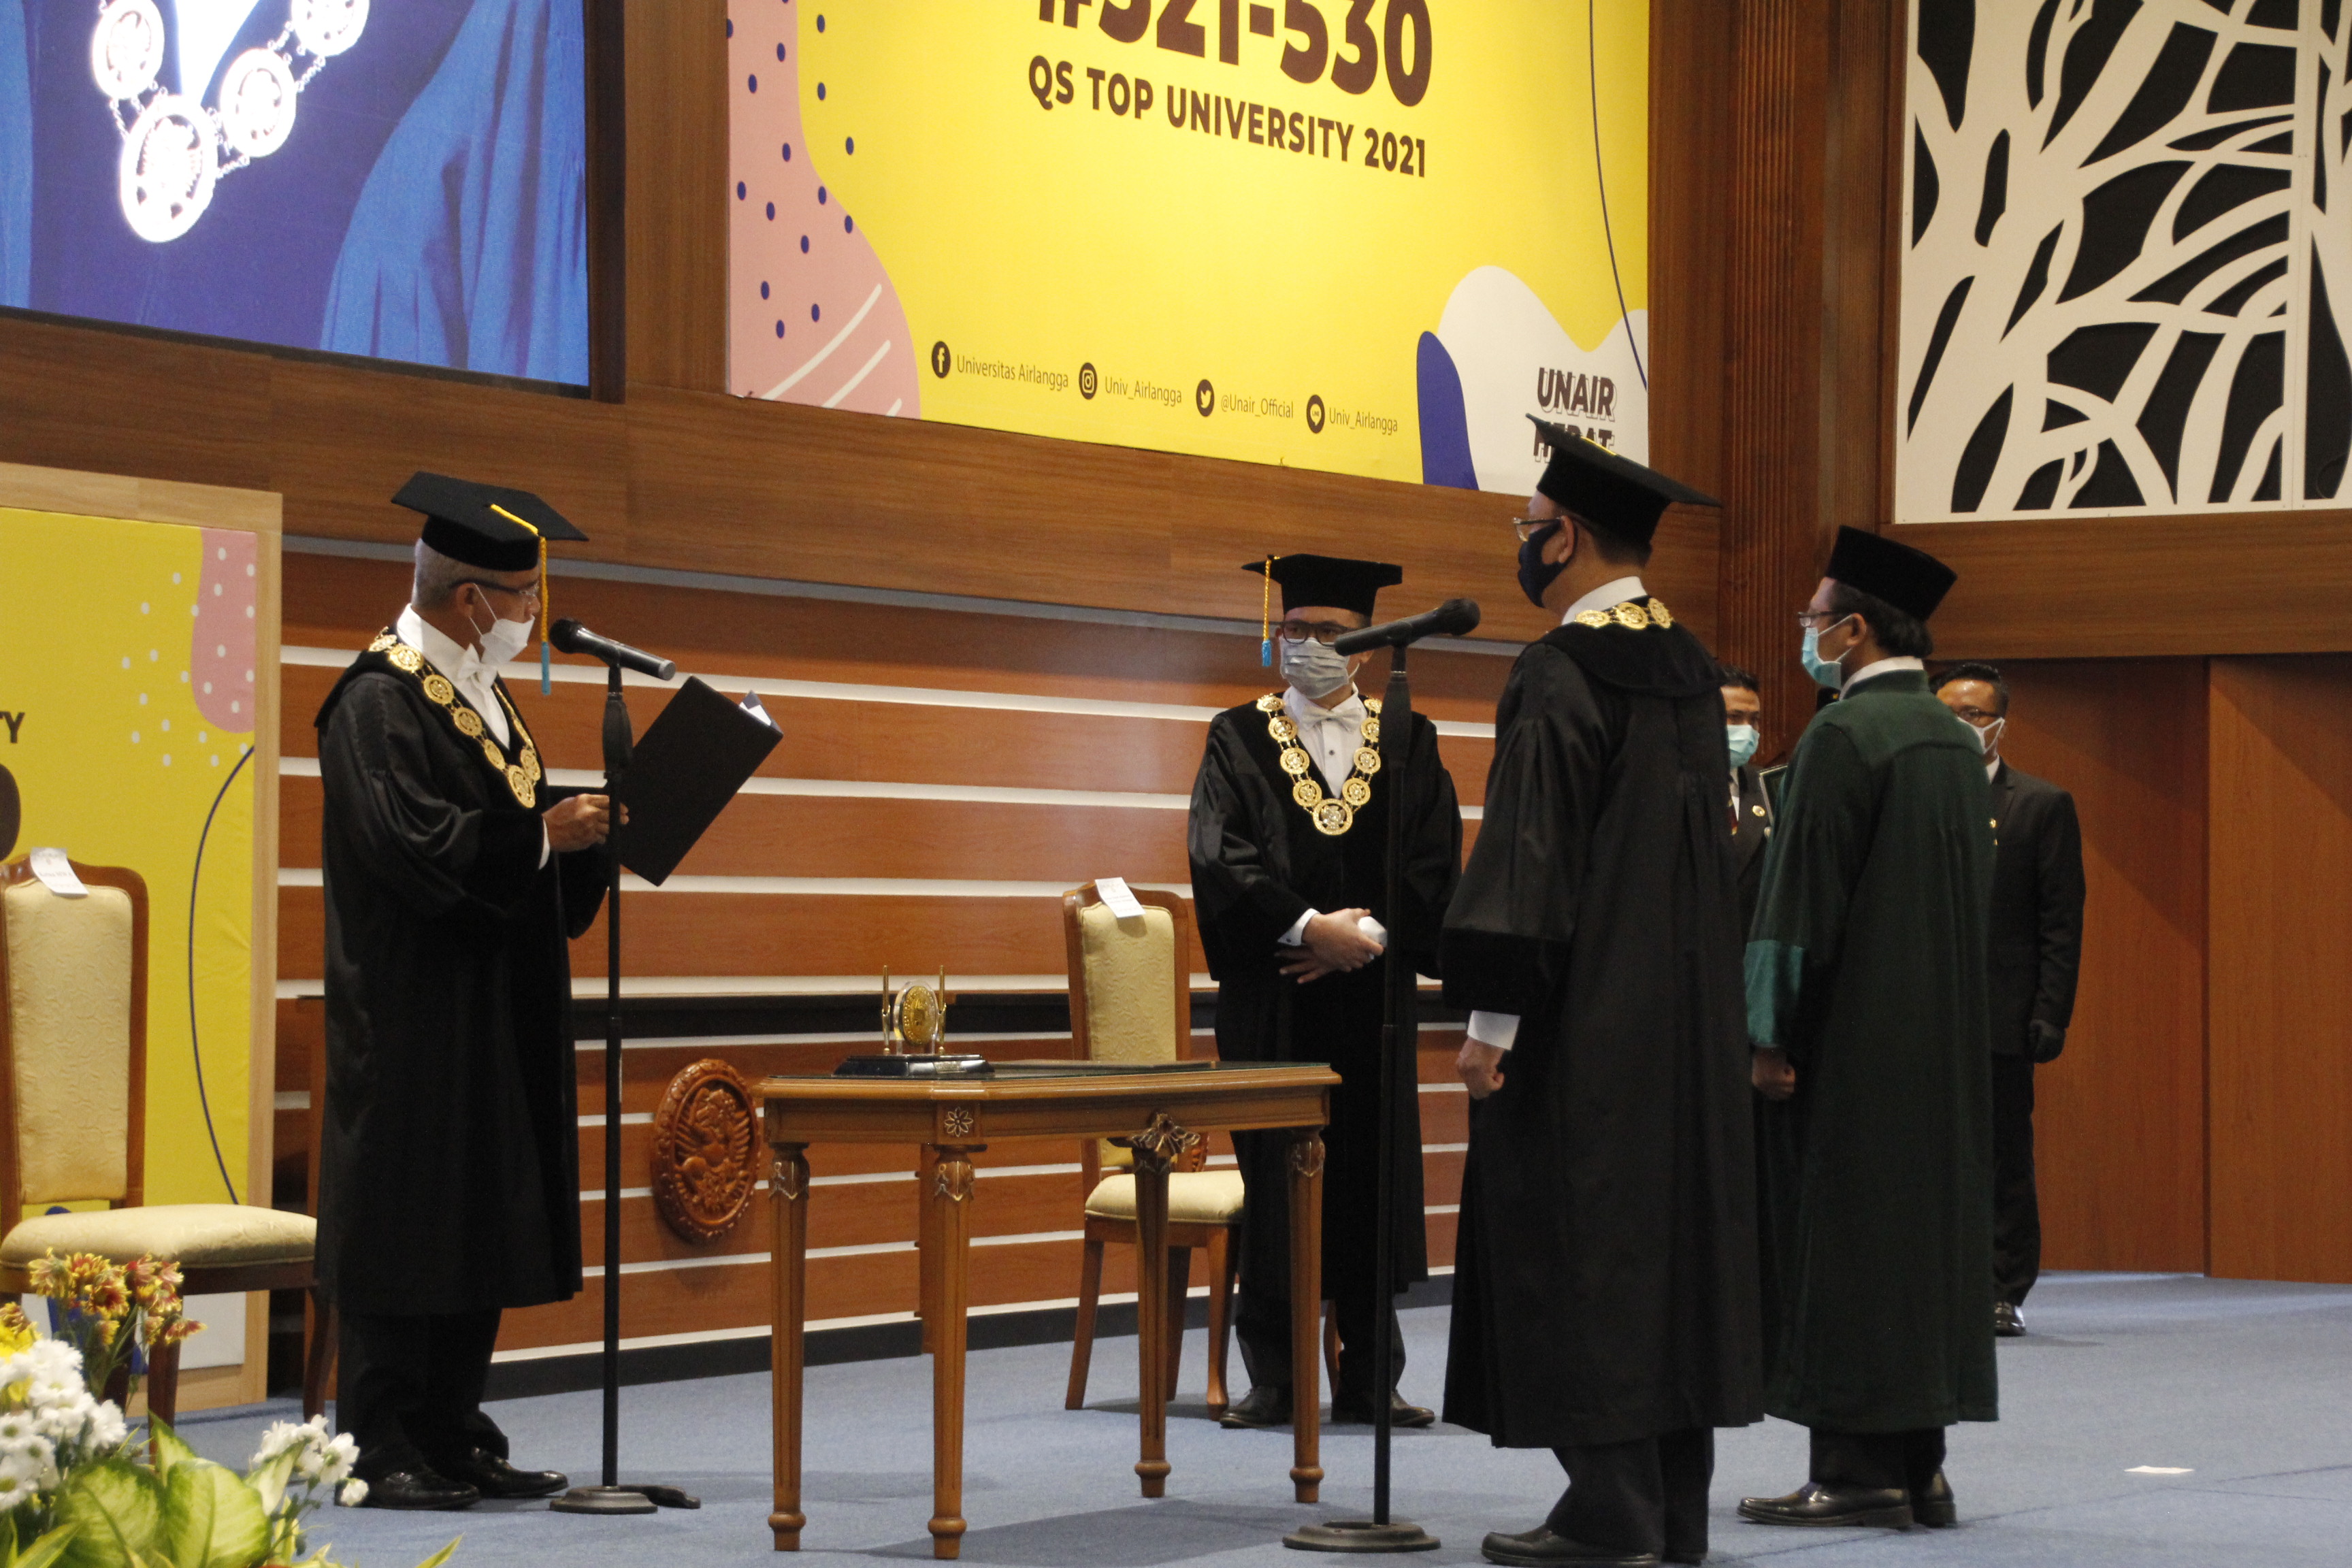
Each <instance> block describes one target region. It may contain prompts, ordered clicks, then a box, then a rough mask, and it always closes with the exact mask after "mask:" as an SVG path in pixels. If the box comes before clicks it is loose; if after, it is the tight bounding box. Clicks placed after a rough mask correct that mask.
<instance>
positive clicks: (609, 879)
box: [547, 620, 702, 1514]
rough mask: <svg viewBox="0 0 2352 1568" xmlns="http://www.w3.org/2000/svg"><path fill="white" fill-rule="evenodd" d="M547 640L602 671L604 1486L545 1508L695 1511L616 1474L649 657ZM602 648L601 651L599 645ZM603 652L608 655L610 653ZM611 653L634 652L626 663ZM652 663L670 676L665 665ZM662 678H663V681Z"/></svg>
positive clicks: (585, 640) (591, 639)
mask: <svg viewBox="0 0 2352 1568" xmlns="http://www.w3.org/2000/svg"><path fill="white" fill-rule="evenodd" d="M553 629H554V631H555V633H556V636H555V637H552V638H551V641H553V642H554V643H555V645H556V646H557V647H561V648H563V649H564V650H565V651H566V652H574V651H576V652H581V653H589V654H593V655H596V656H598V657H601V658H606V659H607V663H606V664H605V666H604V677H605V679H604V799H605V802H606V809H607V810H608V811H609V812H610V814H611V815H610V816H609V817H608V818H607V820H608V822H609V824H610V826H609V828H608V830H607V832H606V834H605V837H604V1358H603V1359H604V1484H603V1485H602V1486H593V1487H573V1488H572V1489H571V1490H570V1491H567V1492H565V1493H564V1494H563V1495H562V1497H560V1498H557V1499H555V1500H553V1501H551V1502H550V1503H549V1504H548V1505H547V1506H548V1507H549V1508H550V1509H551V1510H554V1511H555V1512H557V1513H606V1514H614V1513H653V1512H655V1511H656V1510H657V1508H659V1507H668V1508H700V1507H701V1506H702V1503H701V1500H699V1499H697V1498H692V1497H688V1495H687V1494H686V1493H685V1491H683V1490H682V1489H679V1488H677V1487H670V1486H660V1485H653V1484H647V1485H642V1486H627V1487H625V1486H623V1485H621V1484H620V1471H621V785H622V784H623V782H624V781H625V779H626V778H627V777H628V773H629V762H630V759H631V757H632V756H633V755H634V754H635V751H636V738H635V730H634V729H633V728H632V727H631V725H630V723H629V703H628V699H627V698H625V697H624V696H623V695H622V693H621V667H622V665H623V664H624V663H628V664H630V665H631V666H632V668H643V666H642V665H640V664H639V663H638V660H641V659H646V658H647V657H648V656H646V655H642V654H637V650H636V649H635V648H632V647H628V646H627V645H626V644H625V643H612V642H607V641H606V640H605V639H604V638H602V637H596V636H595V634H594V633H593V632H590V631H588V630H587V629H586V628H585V627H583V626H581V625H580V623H579V622H577V621H569V620H567V621H558V622H557V623H556V625H555V627H554V628H553ZM599 645H601V646H599ZM607 650H612V651H610V652H608V651H607ZM616 654H633V655H636V658H634V659H624V658H619V657H615V655H616ZM653 662H654V663H656V664H657V665H659V666H661V667H663V668H667V669H669V670H671V671H675V670H676V668H677V667H676V666H675V665H671V664H670V663H669V661H667V659H662V660H655V661H653ZM662 679H665V680H666V679H669V677H668V676H667V675H663V676H662Z"/></svg>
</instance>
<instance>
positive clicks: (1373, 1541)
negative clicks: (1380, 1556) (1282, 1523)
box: [1282, 1519, 1438, 1552]
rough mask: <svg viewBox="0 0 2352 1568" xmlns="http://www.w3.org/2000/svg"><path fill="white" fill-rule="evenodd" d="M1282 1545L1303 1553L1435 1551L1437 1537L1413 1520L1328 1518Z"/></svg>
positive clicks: (1291, 1536)
mask: <svg viewBox="0 0 2352 1568" xmlns="http://www.w3.org/2000/svg"><path fill="white" fill-rule="evenodd" d="M1282 1543H1283V1544H1284V1545H1285V1546H1287V1547H1290V1548H1292V1549H1294V1550H1296V1551H1299V1552H1434V1551H1436V1550H1437V1545H1438V1541H1437V1537H1435V1536H1433V1535H1432V1534H1430V1533H1429V1531H1425V1530H1423V1529H1422V1528H1421V1526H1419V1525H1417V1524H1415V1523H1413V1522H1412V1521H1411V1520H1409V1519H1396V1520H1391V1521H1389V1522H1388V1523H1386V1524H1379V1523H1375V1522H1374V1521H1371V1520H1369V1519H1328V1520H1325V1521H1323V1522H1322V1523H1321V1524H1310V1525H1307V1526H1305V1527H1303V1528H1301V1529H1298V1530H1294V1531H1291V1532H1290V1533H1289V1534H1288V1535H1286V1536H1284V1537H1283V1538H1282Z"/></svg>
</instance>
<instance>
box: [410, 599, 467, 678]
mask: <svg viewBox="0 0 2352 1568" xmlns="http://www.w3.org/2000/svg"><path fill="white" fill-rule="evenodd" d="M393 629H394V631H396V632H398V633H399V634H400V640H401V641H403V642H404V643H406V644H407V645H408V646H409V647H413V648H415V650H416V651H417V652H419V653H421V654H423V655H424V656H425V658H428V659H431V660H432V661H433V668H436V669H437V670H439V671H441V673H443V674H444V675H446V676H447V677H448V678H449V679H452V680H454V681H456V682H457V684H458V685H460V686H472V685H475V684H477V683H479V684H482V685H488V683H489V682H488V672H486V671H485V670H484V669H483V668H482V656H481V655H480V654H479V653H477V652H476V651H475V650H474V649H472V648H469V647H460V646H459V645H458V644H457V643H456V642H454V641H452V640H451V639H450V638H449V637H446V636H445V635H443V633H442V632H441V630H440V628H439V627H437V626H434V625H433V624H432V623H431V622H430V621H427V620H426V619H425V617H424V616H420V615H418V614H417V613H416V606H415V605H409V606H408V607H407V608H406V609H404V610H403V611H401V612H400V619H399V621H398V622H396V623H395V624H394V626H393Z"/></svg>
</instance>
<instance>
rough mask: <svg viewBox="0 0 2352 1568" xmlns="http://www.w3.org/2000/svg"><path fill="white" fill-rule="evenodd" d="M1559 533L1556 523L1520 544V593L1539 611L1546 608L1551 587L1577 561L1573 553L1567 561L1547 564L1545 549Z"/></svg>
mask: <svg viewBox="0 0 2352 1568" xmlns="http://www.w3.org/2000/svg"><path fill="white" fill-rule="evenodd" d="M1558 532H1559V524H1558V523H1556V522H1555V523H1553V524H1552V525H1551V526H1550V527H1549V528H1547V529H1541V530H1539V531H1537V532H1536V533H1535V534H1534V535H1532V536H1531V537H1529V538H1528V539H1525V540H1522V541H1521V542H1520V543H1519V592H1520V593H1522V594H1525V595H1527V596H1528V604H1530V605H1534V606H1535V607H1536V608H1537V609H1538V610H1540V609H1542V608H1543V607H1544V602H1543V600H1544V594H1545V592H1546V590H1548V589H1549V588H1550V587H1551V585H1552V584H1553V583H1554V582H1555V581H1556V580H1558V578H1559V574H1561V573H1563V572H1565V571H1567V570H1568V563H1569V562H1570V561H1573V560H1574V559H1576V555H1575V552H1573V551H1571V552H1570V553H1569V555H1568V556H1567V558H1566V559H1564V560H1559V561H1555V562H1552V563H1550V564H1549V565H1547V564H1545V562H1544V558H1543V548H1544V546H1545V544H1547V543H1549V542H1550V540H1551V536H1552V535H1553V534H1555V533H1558Z"/></svg>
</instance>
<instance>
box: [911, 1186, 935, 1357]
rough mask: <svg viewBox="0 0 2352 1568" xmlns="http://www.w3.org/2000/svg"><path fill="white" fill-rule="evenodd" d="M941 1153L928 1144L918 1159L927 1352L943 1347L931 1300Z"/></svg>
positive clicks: (919, 1312)
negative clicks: (934, 1199)
mask: <svg viewBox="0 0 2352 1568" xmlns="http://www.w3.org/2000/svg"><path fill="white" fill-rule="evenodd" d="M939 1163H940V1152H939V1151H938V1150H937V1149H933V1148H931V1147H929V1145H926V1146H925V1147H924V1149H923V1150H922V1152H921V1153H920V1154H919V1155H918V1156H917V1157H916V1160H915V1318H916V1321H918V1322H919V1323H921V1324H922V1326H923V1353H924V1354H925V1355H929V1354H930V1353H931V1352H934V1351H936V1350H938V1349H939V1348H940V1347H939V1345H938V1343H937V1342H936V1330H937V1324H935V1323H934V1322H933V1321H932V1319H931V1297H932V1296H933V1295H935V1294H937V1293H938V1290H939V1279H938V1270H939V1266H940V1238H939V1235H938V1228H939V1219H938V1215H937V1214H936V1212H935V1210H934V1205H932V1203H931V1184H932V1182H933V1181H934V1180H936V1179H937V1177H938V1174H939Z"/></svg>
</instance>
